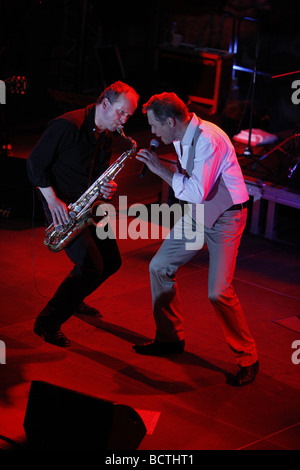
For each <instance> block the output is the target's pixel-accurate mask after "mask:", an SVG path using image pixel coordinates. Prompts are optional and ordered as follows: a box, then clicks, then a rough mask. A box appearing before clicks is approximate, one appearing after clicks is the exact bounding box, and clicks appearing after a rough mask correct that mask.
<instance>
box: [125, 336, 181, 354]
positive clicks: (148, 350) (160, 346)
mask: <svg viewBox="0 0 300 470" xmlns="http://www.w3.org/2000/svg"><path fill="white" fill-rule="evenodd" d="M132 347H133V349H134V350H135V351H136V352H137V353H138V354H143V355H145V356H166V355H168V354H178V353H183V352H184V347H185V341H184V339H183V340H181V341H176V342H175V343H161V342H160V341H157V340H154V341H151V342H150V343H145V344H134V345H133V346H132Z"/></svg>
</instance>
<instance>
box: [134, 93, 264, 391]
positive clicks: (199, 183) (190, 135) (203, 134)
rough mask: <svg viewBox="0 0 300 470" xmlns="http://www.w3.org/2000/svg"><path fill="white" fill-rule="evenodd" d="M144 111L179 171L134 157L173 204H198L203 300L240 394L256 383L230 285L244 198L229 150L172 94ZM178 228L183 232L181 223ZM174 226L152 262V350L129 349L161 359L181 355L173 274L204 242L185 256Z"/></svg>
mask: <svg viewBox="0 0 300 470" xmlns="http://www.w3.org/2000/svg"><path fill="white" fill-rule="evenodd" d="M143 112H144V113H145V114H147V119H148V123H149V125H150V126H151V131H152V133H154V134H156V136H157V137H160V138H161V140H162V141H163V142H164V143H165V144H171V143H172V142H173V145H174V147H175V150H176V153H177V156H178V163H179V168H181V171H178V172H176V173H175V172H173V171H172V170H171V169H169V168H166V167H165V166H164V165H163V164H162V163H161V161H160V160H159V158H158V156H157V155H156V153H155V152H153V151H152V150H151V149H148V150H147V149H143V150H140V151H139V152H138V154H137V157H136V158H137V159H138V160H140V161H142V162H143V163H145V164H146V165H147V166H148V168H149V169H150V170H151V171H152V172H153V173H155V174H157V175H158V176H160V177H161V178H162V179H164V180H165V181H166V182H167V183H168V184H169V185H170V186H171V187H172V188H173V190H174V193H175V196H176V198H177V199H179V200H181V201H187V202H189V203H192V204H203V205H204V241H205V242H206V244H207V247H208V251H209V255H210V257H209V274H208V290H209V294H208V295H209V300H210V302H211V304H212V305H213V307H214V309H215V312H216V314H217V317H218V320H219V322H220V326H221V329H222V331H223V333H224V337H225V340H226V342H227V344H228V346H229V347H230V349H231V350H232V351H233V352H234V354H235V359H236V362H237V364H238V366H239V370H238V372H237V374H236V375H235V376H234V378H233V379H232V381H231V382H230V383H231V385H233V386H238V387H239V386H242V385H247V384H249V383H251V382H253V381H254V380H255V377H256V374H257V372H258V369H259V363H258V356H257V351H256V345H255V341H254V339H253V337H252V336H251V334H250V331H249V329H248V325H247V323H246V319H245V316H244V313H243V310H242V307H241V304H240V302H239V299H238V297H237V295H236V293H235V291H234V288H233V286H232V279H233V275H234V270H235V262H236V257H237V252H238V247H239V244H240V240H241V237H242V234H243V231H244V228H245V225H246V219H247V208H246V201H247V200H248V199H249V196H248V193H247V188H246V185H245V182H244V178H243V175H242V171H241V168H240V166H239V163H238V160H237V157H236V154H235V150H234V147H233V146H232V143H231V142H230V139H229V138H228V136H227V135H226V134H225V133H224V132H223V131H222V130H221V129H220V128H219V127H217V126H216V125H214V124H212V123H210V122H207V121H204V120H202V119H200V118H198V117H197V116H196V115H195V114H190V113H189V111H188V108H187V107H186V105H185V104H184V103H183V101H181V100H180V99H179V98H178V96H177V95H175V93H162V94H160V95H155V96H153V97H152V98H150V100H149V101H148V103H146V104H145V105H144V106H143ZM183 217H184V219H185V217H187V215H186V214H185V215H184V216H183ZM189 217H190V219H192V216H191V215H189ZM192 222H195V224H196V229H197V230H200V231H201V230H202V231H203V225H202V226H198V225H200V224H198V225H197V221H194V220H193V219H192ZM179 223H180V224H181V226H182V220H181V221H179ZM177 224H178V223H177ZM177 224H175V226H174V228H173V229H172V231H171V233H170V236H169V237H168V238H167V239H165V241H164V242H163V244H162V246H161V247H160V249H159V251H158V253H157V254H156V256H155V257H154V258H153V259H152V261H151V263H150V280H151V292H152V305H153V313H154V318H155V323H156V335H155V339H154V341H151V342H150V343H146V344H140V345H138V344H135V345H134V346H133V348H134V349H135V351H136V352H137V353H138V354H144V355H153V356H164V355H167V354H171V353H181V352H183V351H184V348H185V339H184V326H183V311H182V304H181V300H180V296H179V292H178V286H177V282H176V274H177V271H178V269H179V267H180V266H183V265H184V264H185V263H187V262H188V261H190V260H191V259H192V257H193V256H194V255H196V253H197V252H198V251H199V249H201V248H202V246H203V243H202V246H200V247H199V246H197V247H195V248H194V249H193V250H187V249H186V239H185V238H184V236H182V237H181V239H176V238H175V236H174V234H175V233H176V229H177ZM190 225H191V227H192V226H193V224H192V223H191V224H190ZM191 294H192V293H191Z"/></svg>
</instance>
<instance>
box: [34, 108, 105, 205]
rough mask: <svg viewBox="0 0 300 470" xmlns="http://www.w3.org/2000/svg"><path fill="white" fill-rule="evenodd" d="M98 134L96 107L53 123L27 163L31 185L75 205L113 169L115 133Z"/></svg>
mask: <svg viewBox="0 0 300 470" xmlns="http://www.w3.org/2000/svg"><path fill="white" fill-rule="evenodd" d="M94 131H95V105H94V104H93V105H90V106H88V107H87V108H84V109H79V110H76V111H70V112H68V113H65V114H63V115H61V116H59V117H58V118H56V119H53V120H52V121H50V123H49V124H48V127H47V129H46V130H45V132H44V134H43V135H42V137H41V138H40V140H39V141H38V143H37V145H36V146H35V147H34V149H33V150H32V152H31V154H30V155H29V157H28V160H27V171H28V176H29V180H30V181H31V183H32V184H33V185H35V186H39V187H41V188H46V187H49V186H52V187H53V189H54V191H55V193H56V195H57V197H59V198H60V199H62V200H63V201H64V202H65V203H66V204H69V203H71V202H75V201H76V200H77V199H78V198H79V197H80V196H81V195H82V194H83V193H84V192H85V191H86V190H87V188H88V187H89V186H90V185H91V184H92V183H93V182H94V181H95V179H97V178H98V177H99V176H100V175H101V174H102V173H103V172H104V171H105V170H106V169H107V168H108V166H109V160H110V157H111V144H112V134H111V133H110V132H102V133H101V134H100V136H99V138H98V139H96V137H95V132H94Z"/></svg>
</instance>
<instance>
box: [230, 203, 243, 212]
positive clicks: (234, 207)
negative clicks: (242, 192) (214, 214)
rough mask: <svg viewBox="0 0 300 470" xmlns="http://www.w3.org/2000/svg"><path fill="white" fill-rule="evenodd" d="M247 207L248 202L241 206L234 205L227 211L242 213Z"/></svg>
mask: <svg viewBox="0 0 300 470" xmlns="http://www.w3.org/2000/svg"><path fill="white" fill-rule="evenodd" d="M246 207H247V202H242V203H241V204H234V205H233V206H231V207H229V209H227V210H226V212H227V211H240V210H242V209H245V208H246Z"/></svg>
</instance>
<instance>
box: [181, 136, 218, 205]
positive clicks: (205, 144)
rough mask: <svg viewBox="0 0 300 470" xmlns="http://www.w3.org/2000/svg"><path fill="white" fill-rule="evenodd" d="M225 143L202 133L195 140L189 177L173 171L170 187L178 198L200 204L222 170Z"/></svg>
mask: <svg viewBox="0 0 300 470" xmlns="http://www.w3.org/2000/svg"><path fill="white" fill-rule="evenodd" d="M225 147H226V146H225V144H224V142H223V141H222V139H220V140H218V139H216V138H214V136H211V137H210V138H209V139H208V138H207V137H206V136H204V135H202V136H201V138H200V139H199V140H198V142H197V146H196V152H195V160H194V168H193V171H192V174H191V175H190V177H187V176H185V175H184V174H181V173H175V174H174V176H173V180H172V188H173V190H174V193H175V197H176V198H177V199H179V200H183V201H187V202H190V203H194V204H202V203H203V201H204V200H205V199H206V198H207V196H208V195H209V193H210V191H211V190H212V188H213V186H214V184H215V182H216V181H217V179H218V178H219V176H220V174H221V172H222V165H223V157H222V155H223V156H224V152H225V153H226V148H225Z"/></svg>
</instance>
